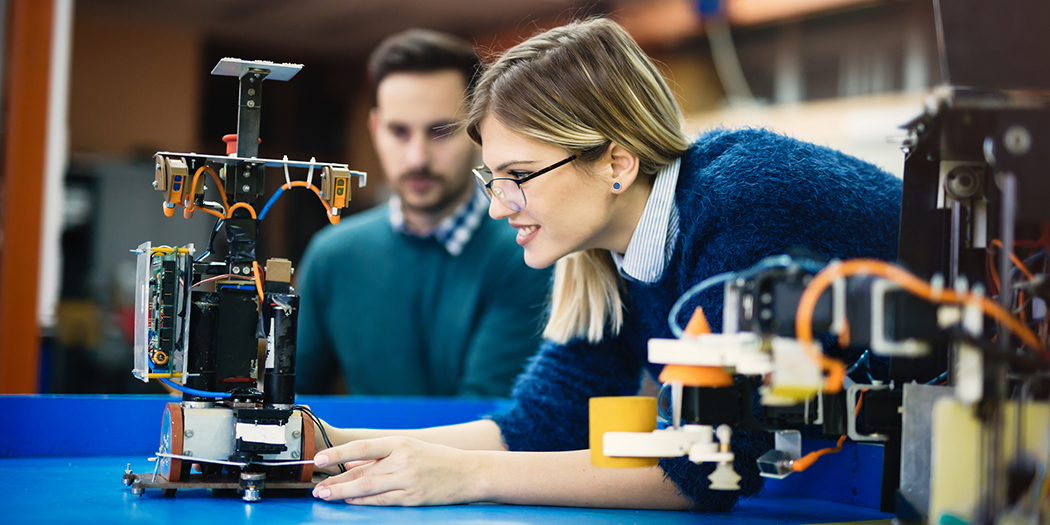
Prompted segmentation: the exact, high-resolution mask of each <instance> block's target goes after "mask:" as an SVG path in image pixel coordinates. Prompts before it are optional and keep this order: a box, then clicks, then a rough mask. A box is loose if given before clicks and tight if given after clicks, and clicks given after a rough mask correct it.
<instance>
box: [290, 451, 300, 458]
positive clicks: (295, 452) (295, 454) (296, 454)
mask: <svg viewBox="0 0 1050 525" xmlns="http://www.w3.org/2000/svg"><path fill="white" fill-rule="evenodd" d="M292 459H299V451H297V450H293V451H292Z"/></svg>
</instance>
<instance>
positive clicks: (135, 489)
mask: <svg viewBox="0 0 1050 525" xmlns="http://www.w3.org/2000/svg"><path fill="white" fill-rule="evenodd" d="M131 493H132V494H134V495H136V496H141V495H143V494H145V493H146V489H145V488H144V487H143V486H142V485H132V486H131Z"/></svg>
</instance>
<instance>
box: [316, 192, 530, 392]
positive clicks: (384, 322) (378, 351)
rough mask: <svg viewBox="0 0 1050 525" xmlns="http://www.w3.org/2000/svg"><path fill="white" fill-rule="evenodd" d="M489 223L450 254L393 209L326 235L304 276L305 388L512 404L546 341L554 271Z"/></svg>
mask: <svg viewBox="0 0 1050 525" xmlns="http://www.w3.org/2000/svg"><path fill="white" fill-rule="evenodd" d="M516 234H517V232H515V231H514V229H513V228H509V227H507V226H506V225H505V224H500V223H499V222H497V221H494V220H492V219H490V218H488V217H484V218H482V220H481V224H480V225H479V226H478V228H477V230H475V232H474V235H473V237H472V238H471V239H470V241H469V242H468V243H467V244H466V245H465V246H464V248H463V251H462V252H461V253H460V254H459V255H457V256H452V255H450V254H449V253H448V251H447V250H446V249H445V247H444V246H443V245H441V244H440V243H439V242H437V241H436V240H435V239H434V238H433V237H428V238H418V237H413V236H410V235H405V234H402V233H399V232H396V231H394V229H393V228H392V227H391V225H390V210H389V208H388V205H381V206H378V207H376V208H373V209H371V210H368V211H365V212H362V213H360V214H357V215H355V216H353V217H351V218H349V219H348V220H345V221H343V222H342V223H341V224H339V225H338V226H329V227H326V228H325V229H324V230H322V231H321V232H320V233H318V234H317V236H316V237H315V238H314V239H313V240H312V241H311V242H310V245H309V247H308V248H307V250H306V253H305V255H304V256H303V261H302V263H301V264H300V268H299V271H298V272H297V274H298V275H297V291H298V293H299V295H300V312H299V325H298V338H297V359H296V390H297V391H298V392H300V393H328V392H329V391H330V390H331V385H332V383H333V381H334V380H335V379H336V377H337V376H338V375H339V372H340V371H342V375H343V378H344V380H345V382H346V387H347V390H348V392H349V393H350V394H363V395H423V396H506V395H508V394H509V392H510V388H511V386H512V384H513V382H514V378H515V376H517V375H518V374H519V373H521V372H522V370H523V369H524V366H525V362H526V360H527V359H528V358H529V357H530V356H532V355H533V354H535V353H536V351H537V349H538V348H539V344H540V337H539V333H540V329H541V326H540V322H541V317H542V315H543V306H544V303H545V302H546V296H547V291H548V289H549V288H550V272H549V271H547V270H534V269H531V268H529V267H527V266H526V265H525V263H524V258H523V254H522V249H521V247H520V246H518V245H517V243H516V242H515V240H514V237H515V235H516Z"/></svg>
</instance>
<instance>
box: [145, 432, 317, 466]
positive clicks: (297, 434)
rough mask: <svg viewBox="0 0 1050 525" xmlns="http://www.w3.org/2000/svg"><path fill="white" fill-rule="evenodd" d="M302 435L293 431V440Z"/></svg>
mask: <svg viewBox="0 0 1050 525" xmlns="http://www.w3.org/2000/svg"><path fill="white" fill-rule="evenodd" d="M300 435H301V433H300V432H299V431H298V430H293V431H292V437H293V438H297V437H299V436H300ZM128 464H129V465H130V463H128Z"/></svg>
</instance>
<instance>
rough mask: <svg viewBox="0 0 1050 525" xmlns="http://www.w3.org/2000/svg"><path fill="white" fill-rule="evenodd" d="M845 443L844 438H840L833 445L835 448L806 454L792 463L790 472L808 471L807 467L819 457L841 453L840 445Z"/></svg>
mask: <svg viewBox="0 0 1050 525" xmlns="http://www.w3.org/2000/svg"><path fill="white" fill-rule="evenodd" d="M845 442H846V436H840V437H839V442H838V444H837V445H835V447H833V448H822V449H820V450H814V451H813V452H810V453H809V454H806V455H805V456H802V457H800V458H798V459H796V460H795V461H792V462H791V470H794V471H795V472H802V471H803V470H806V469H808V468H809V467H811V466H813V464H814V463H816V462H817V460H818V459H820V457H821V456H823V455H825V454H834V453H835V452H839V451H841V450H842V444H843V443H845Z"/></svg>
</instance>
